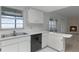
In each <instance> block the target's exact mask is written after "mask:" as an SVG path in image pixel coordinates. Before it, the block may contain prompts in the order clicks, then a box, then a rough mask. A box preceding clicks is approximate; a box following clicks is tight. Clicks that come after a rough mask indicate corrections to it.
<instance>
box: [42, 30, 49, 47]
mask: <svg viewBox="0 0 79 59" xmlns="http://www.w3.org/2000/svg"><path fill="white" fill-rule="evenodd" d="M47 40H48V32H46V33H43V34H42V48H44V47H46V46H47V45H48V42H47Z"/></svg>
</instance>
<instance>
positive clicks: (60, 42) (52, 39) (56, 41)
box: [48, 34, 64, 51]
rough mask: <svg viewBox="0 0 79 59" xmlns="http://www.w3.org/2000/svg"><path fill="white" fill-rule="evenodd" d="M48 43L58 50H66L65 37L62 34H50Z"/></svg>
mask: <svg viewBox="0 0 79 59" xmlns="http://www.w3.org/2000/svg"><path fill="white" fill-rule="evenodd" d="M48 45H49V46H50V47H52V48H54V49H56V50H58V51H64V38H63V37H62V36H58V35H54V34H49V40H48Z"/></svg>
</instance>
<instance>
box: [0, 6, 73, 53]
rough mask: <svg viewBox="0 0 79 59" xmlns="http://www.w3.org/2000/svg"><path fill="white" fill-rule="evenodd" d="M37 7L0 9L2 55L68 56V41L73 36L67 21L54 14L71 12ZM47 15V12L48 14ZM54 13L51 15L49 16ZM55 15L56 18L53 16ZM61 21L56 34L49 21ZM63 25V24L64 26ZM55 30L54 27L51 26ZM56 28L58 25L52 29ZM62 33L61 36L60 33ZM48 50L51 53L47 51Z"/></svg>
mask: <svg viewBox="0 0 79 59" xmlns="http://www.w3.org/2000/svg"><path fill="white" fill-rule="evenodd" d="M40 8H41V9H43V7H40V6H38V7H35V6H30V7H28V6H1V7H0V15H1V16H0V18H1V19H0V20H1V21H0V23H1V24H0V51H1V52H64V51H65V38H71V37H72V35H71V34H64V33H63V32H65V31H66V30H65V26H66V24H65V20H63V19H66V18H65V17H62V16H59V15H57V14H55V13H52V10H53V11H56V10H60V9H62V8H67V7H64V6H60V7H59V6H58V7H57V8H56V7H55V6H53V8H51V7H48V8H51V9H48V10H45V11H44V9H43V10H40ZM45 8H46V7H45ZM46 11H47V12H46ZM49 11H51V12H49ZM53 14H54V16H53ZM52 19H54V21H55V19H57V22H58V23H57V24H58V25H57V26H56V27H57V30H55V29H56V27H54V30H53V32H52V30H51V28H49V20H52ZM60 22H61V23H60ZM50 26H51V24H50ZM52 26H54V25H52ZM56 32H59V33H56ZM46 49H47V50H46Z"/></svg>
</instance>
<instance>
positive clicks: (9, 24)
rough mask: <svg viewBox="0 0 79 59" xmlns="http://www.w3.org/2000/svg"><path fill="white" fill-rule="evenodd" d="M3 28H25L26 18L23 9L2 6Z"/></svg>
mask: <svg viewBox="0 0 79 59" xmlns="http://www.w3.org/2000/svg"><path fill="white" fill-rule="evenodd" d="M0 22H1V24H0V26H1V29H18V28H19V29H22V28H24V20H23V14H22V11H20V10H16V9H12V8H7V7H2V8H1V20H0Z"/></svg>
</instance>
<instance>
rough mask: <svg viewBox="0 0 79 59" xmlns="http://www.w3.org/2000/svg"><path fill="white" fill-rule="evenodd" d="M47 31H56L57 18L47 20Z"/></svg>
mask: <svg viewBox="0 0 79 59" xmlns="http://www.w3.org/2000/svg"><path fill="white" fill-rule="evenodd" d="M53 21H55V24H52V23H54V22H53ZM50 22H51V24H50ZM49 31H50V32H57V20H56V19H55V20H53V19H52V20H49Z"/></svg>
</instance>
